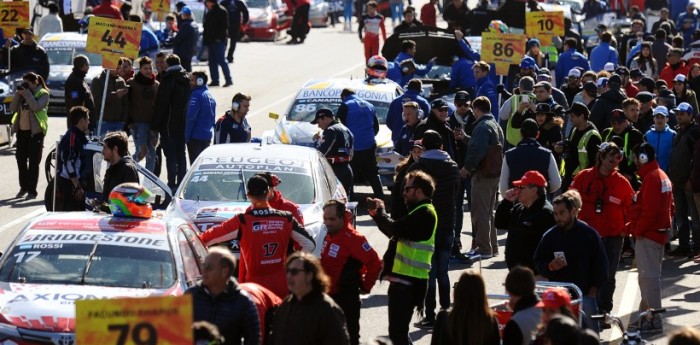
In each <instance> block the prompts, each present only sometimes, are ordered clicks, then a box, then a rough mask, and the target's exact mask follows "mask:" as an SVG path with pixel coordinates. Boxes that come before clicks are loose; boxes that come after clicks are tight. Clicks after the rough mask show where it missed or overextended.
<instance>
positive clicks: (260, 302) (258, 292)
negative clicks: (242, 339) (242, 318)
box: [238, 283, 282, 344]
mask: <svg viewBox="0 0 700 345" xmlns="http://www.w3.org/2000/svg"><path fill="white" fill-rule="evenodd" d="M238 287H239V288H240V289H241V290H243V291H245V292H247V293H248V296H249V297H250V299H251V300H253V303H255V308H256V309H257V310H258V318H259V319H260V333H261V334H260V344H265V335H266V334H268V333H269V332H268V330H267V329H266V327H267V328H269V327H270V326H272V316H273V315H274V312H275V308H277V307H279V306H280V304H282V299H281V298H279V297H277V295H275V293H274V292H272V291H270V290H269V289H266V288H265V287H264V286H262V285H260V284H255V283H243V284H238Z"/></svg>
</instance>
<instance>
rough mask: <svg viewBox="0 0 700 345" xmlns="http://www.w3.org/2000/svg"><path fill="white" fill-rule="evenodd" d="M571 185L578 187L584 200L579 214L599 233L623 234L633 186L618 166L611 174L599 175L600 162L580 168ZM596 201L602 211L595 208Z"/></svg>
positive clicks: (603, 235) (606, 235) (572, 187)
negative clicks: (586, 167)
mask: <svg viewBox="0 0 700 345" xmlns="http://www.w3.org/2000/svg"><path fill="white" fill-rule="evenodd" d="M571 189H575V190H577V191H578V192H579V193H580V194H581V201H583V206H582V207H581V212H580V213H579V216H578V218H579V219H580V220H582V221H584V222H586V223H588V225H589V226H590V227H592V228H593V229H595V230H596V231H598V234H599V235H600V237H608V236H621V235H623V234H624V233H625V232H626V229H627V228H626V226H625V224H626V222H627V220H628V219H629V214H628V212H629V208H630V206H632V196H633V195H634V190H633V189H632V186H631V185H630V183H629V181H628V180H627V179H626V178H625V177H624V176H622V174H620V173H619V172H618V171H617V170H615V171H614V172H612V173H611V174H610V175H608V176H602V175H600V172H599V170H598V167H597V166H595V167H593V168H588V169H585V170H581V171H580V172H579V173H578V174H576V177H574V182H572V183H571ZM596 204H599V205H600V212H597V211H596ZM625 216H627V217H625Z"/></svg>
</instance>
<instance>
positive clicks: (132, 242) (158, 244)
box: [18, 230, 169, 250]
mask: <svg viewBox="0 0 700 345" xmlns="http://www.w3.org/2000/svg"><path fill="white" fill-rule="evenodd" d="M96 241H99V242H100V243H101V244H106V245H116V246H124V247H135V248H146V249H158V250H169V246H168V242H167V240H166V239H165V238H164V237H163V236H162V235H151V234H133V233H95V232H83V231H71V232H63V233H57V232H56V231H51V230H42V231H31V232H29V233H27V234H26V235H24V236H23V237H22V239H21V240H20V241H19V243H18V246H19V248H20V250H22V249H24V248H27V247H26V246H28V245H32V249H39V248H41V245H48V244H94V243H95V242H96ZM36 245H39V246H38V248H35V247H34V246H36Z"/></svg>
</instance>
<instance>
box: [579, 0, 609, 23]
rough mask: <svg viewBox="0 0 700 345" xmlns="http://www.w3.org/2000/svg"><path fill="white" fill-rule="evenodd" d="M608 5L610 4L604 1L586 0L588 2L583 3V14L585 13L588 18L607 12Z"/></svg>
mask: <svg viewBox="0 0 700 345" xmlns="http://www.w3.org/2000/svg"><path fill="white" fill-rule="evenodd" d="M607 7H608V5H606V4H605V2H603V1H600V0H595V1H593V2H591V1H588V0H586V2H585V3H584V4H583V9H581V14H585V15H586V20H588V19H591V18H593V17H596V16H599V15H601V14H603V13H605V10H606V9H607Z"/></svg>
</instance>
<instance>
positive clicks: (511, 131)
mask: <svg viewBox="0 0 700 345" xmlns="http://www.w3.org/2000/svg"><path fill="white" fill-rule="evenodd" d="M523 96H527V97H530V102H536V100H535V96H533V95H527V94H525V95H513V96H512V97H511V98H510V116H508V122H507V123H506V141H508V143H509V144H511V145H513V146H517V145H518V143H519V142H520V140H522V139H523V137H522V136H521V135H520V128H513V114H515V113H516V112H517V111H518V106H520V99H521V97H523Z"/></svg>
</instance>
